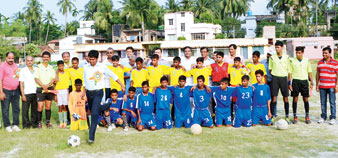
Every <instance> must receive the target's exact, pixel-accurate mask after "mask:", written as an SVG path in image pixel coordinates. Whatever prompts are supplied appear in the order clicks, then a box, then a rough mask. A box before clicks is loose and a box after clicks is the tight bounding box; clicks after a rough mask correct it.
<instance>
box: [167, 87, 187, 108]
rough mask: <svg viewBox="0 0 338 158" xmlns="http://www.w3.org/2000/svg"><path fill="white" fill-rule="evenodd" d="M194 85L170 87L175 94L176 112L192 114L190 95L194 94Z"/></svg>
mask: <svg viewBox="0 0 338 158" xmlns="http://www.w3.org/2000/svg"><path fill="white" fill-rule="evenodd" d="M191 87H192V86H185V87H183V88H180V87H179V86H177V87H176V88H174V87H168V88H169V89H170V90H171V91H172V93H173V95H174V104H175V113H180V114H188V115H190V114H191V107H190V97H191V96H192V92H191V91H190V89H191Z"/></svg>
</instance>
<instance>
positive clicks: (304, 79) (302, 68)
mask: <svg viewBox="0 0 338 158" xmlns="http://www.w3.org/2000/svg"><path fill="white" fill-rule="evenodd" d="M303 55H304V47H296V58H292V59H291V61H290V73H289V82H291V79H292V85H289V89H290V91H291V95H292V97H293V102H292V109H293V123H294V124H296V123H297V122H298V118H297V102H298V95H299V93H300V94H302V96H303V101H304V109H305V123H306V124H310V123H311V121H310V117H309V110H310V107H309V97H310V95H309V91H310V90H312V88H313V79H312V69H311V63H310V60H309V59H308V58H305V57H303ZM309 79H310V89H309Z"/></svg>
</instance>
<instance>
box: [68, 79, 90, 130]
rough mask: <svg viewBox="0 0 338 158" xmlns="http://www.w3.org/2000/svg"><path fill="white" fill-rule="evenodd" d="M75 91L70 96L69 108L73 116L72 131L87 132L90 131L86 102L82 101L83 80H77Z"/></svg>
mask: <svg viewBox="0 0 338 158" xmlns="http://www.w3.org/2000/svg"><path fill="white" fill-rule="evenodd" d="M74 83H75V91H73V92H71V93H70V94H69V101H68V107H69V112H70V115H71V122H70V130H71V131H75V130H86V129H88V124H87V116H86V100H87V98H85V99H82V97H81V96H82V94H83V93H82V90H81V89H82V80H81V79H76V80H75V82H74Z"/></svg>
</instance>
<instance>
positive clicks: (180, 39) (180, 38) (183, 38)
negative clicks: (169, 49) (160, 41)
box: [177, 36, 187, 41]
mask: <svg viewBox="0 0 338 158" xmlns="http://www.w3.org/2000/svg"><path fill="white" fill-rule="evenodd" d="M177 40H179V41H183V40H187V39H186V38H185V37H184V36H181V37H178V38H177Z"/></svg>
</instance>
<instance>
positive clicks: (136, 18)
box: [121, 0, 159, 39]
mask: <svg viewBox="0 0 338 158" xmlns="http://www.w3.org/2000/svg"><path fill="white" fill-rule="evenodd" d="M122 5H123V11H122V13H121V15H122V16H123V17H125V18H126V23H127V24H129V25H130V26H131V27H138V26H140V25H141V28H142V37H143V39H144V30H145V25H148V26H149V25H151V24H157V20H158V18H157V15H156V12H155V11H156V10H157V9H159V6H158V4H157V3H156V2H155V1H154V0H123V1H122Z"/></svg>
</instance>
